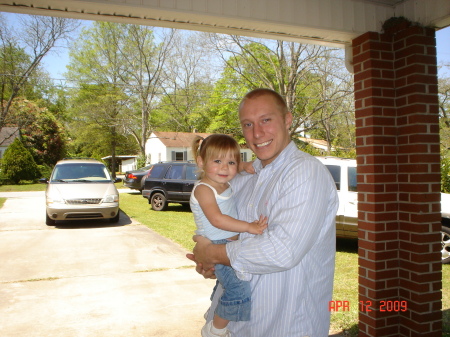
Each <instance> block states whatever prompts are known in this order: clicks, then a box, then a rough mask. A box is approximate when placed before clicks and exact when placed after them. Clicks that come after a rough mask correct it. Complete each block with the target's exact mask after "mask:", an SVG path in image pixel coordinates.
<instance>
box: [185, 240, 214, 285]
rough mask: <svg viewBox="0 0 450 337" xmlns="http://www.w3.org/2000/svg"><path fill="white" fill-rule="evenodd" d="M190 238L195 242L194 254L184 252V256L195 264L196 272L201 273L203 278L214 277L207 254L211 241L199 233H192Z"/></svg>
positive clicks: (212, 267) (212, 266) (212, 265)
mask: <svg viewBox="0 0 450 337" xmlns="http://www.w3.org/2000/svg"><path fill="white" fill-rule="evenodd" d="M192 239H193V240H194V242H196V243H197V244H196V245H195V247H194V254H186V257H187V258H188V259H189V260H192V261H194V262H195V263H196V264H197V266H196V267H195V270H196V271H197V273H199V274H201V275H203V277H204V278H212V279H215V278H216V275H214V264H212V263H211V262H210V259H209V257H208V255H207V254H208V253H207V251H208V247H209V246H210V245H212V244H213V243H212V242H211V241H210V240H208V239H207V238H205V237H203V236H201V235H194V236H193V238H192Z"/></svg>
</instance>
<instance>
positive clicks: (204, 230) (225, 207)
mask: <svg viewBox="0 0 450 337" xmlns="http://www.w3.org/2000/svg"><path fill="white" fill-rule="evenodd" d="M198 185H205V186H208V187H209V188H210V189H211V190H212V191H213V192H214V195H215V196H216V201H217V204H218V205H219V208H220V211H221V212H222V214H225V215H229V216H231V217H232V218H235V219H237V208H236V204H235V201H234V198H233V190H232V189H231V186H229V187H228V188H227V189H226V190H225V191H223V193H222V194H218V193H217V191H216V189H215V188H214V187H212V186H211V185H209V184H206V183H203V182H200V181H199V182H197V183H195V185H194V188H193V189H192V193H191V199H190V205H191V210H192V213H193V214H194V220H195V224H196V225H197V230H196V231H195V233H196V234H197V235H201V236H205V237H207V238H208V239H210V240H222V239H228V238H231V237H232V236H235V235H236V234H239V233H235V232H229V231H225V230H223V229H219V228H217V227H214V226H213V225H212V224H211V223H210V222H209V221H208V219H207V218H206V216H205V214H204V213H203V211H202V208H201V207H200V204H199V203H198V201H197V199H196V198H195V196H194V191H195V189H196V187H197V186H198Z"/></svg>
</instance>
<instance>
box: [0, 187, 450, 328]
mask: <svg viewBox="0 0 450 337" xmlns="http://www.w3.org/2000/svg"><path fill="white" fill-rule="evenodd" d="M116 186H117V188H122V187H123V185H122V183H117V184H116ZM18 187H19V188H20V190H21V191H26V190H28V191H29V190H34V191H39V190H44V189H45V184H30V185H19V186H18ZM27 187H29V189H27ZM17 190H19V189H17V186H0V192H6V191H17ZM1 203H2V200H0V206H1ZM120 208H121V210H122V211H123V212H124V213H126V214H127V215H128V216H129V217H131V218H133V219H135V220H136V221H138V222H140V223H141V224H143V225H145V226H147V227H149V228H151V229H152V230H154V231H155V232H158V233H160V234H161V235H163V236H165V237H167V238H169V239H171V240H173V241H174V242H176V243H178V244H180V245H181V246H182V247H184V248H186V249H187V250H189V251H191V250H192V248H193V246H194V243H193V241H192V235H193V234H194V230H195V225H194V219H193V216H192V213H191V212H190V211H189V209H188V208H186V207H183V206H181V205H178V204H169V208H168V210H167V211H164V212H156V211H153V210H152V209H151V206H150V205H149V204H148V202H147V199H144V198H143V197H142V196H141V195H140V194H138V193H136V194H132V193H122V194H121V195H120ZM442 289H443V291H442V308H443V326H444V328H443V334H442V336H444V337H450V291H448V289H450V265H443V266H442ZM333 300H334V301H348V306H349V310H348V311H339V312H333V313H332V315H331V327H330V328H331V330H332V331H335V332H340V331H345V332H346V334H345V336H357V335H358V312H359V302H358V251H357V243H356V241H353V240H338V241H337V253H336V272H335V279H334V292H333Z"/></svg>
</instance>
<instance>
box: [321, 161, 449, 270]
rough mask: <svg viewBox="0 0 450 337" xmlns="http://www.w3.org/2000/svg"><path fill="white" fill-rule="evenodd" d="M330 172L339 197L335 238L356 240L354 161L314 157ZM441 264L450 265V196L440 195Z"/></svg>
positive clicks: (356, 215)
mask: <svg viewBox="0 0 450 337" xmlns="http://www.w3.org/2000/svg"><path fill="white" fill-rule="evenodd" d="M316 158H317V159H319V160H320V161H321V162H322V163H323V164H324V165H325V166H326V167H327V168H328V170H329V171H330V173H331V175H332V176H333V179H334V181H335V183H336V188H337V190H338V195H339V209H338V212H337V215H336V236H337V237H340V238H351V239H357V238H358V192H357V181H356V160H355V159H344V158H337V157H316ZM441 219H442V220H441V223H442V228H441V244H442V250H441V253H442V263H450V194H445V193H441Z"/></svg>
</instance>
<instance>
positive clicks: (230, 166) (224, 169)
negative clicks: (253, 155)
mask: <svg viewBox="0 0 450 337" xmlns="http://www.w3.org/2000/svg"><path fill="white" fill-rule="evenodd" d="M197 162H198V165H199V167H200V168H201V169H203V171H204V172H205V174H204V177H203V179H205V180H207V181H209V182H210V183H211V185H213V186H214V185H216V184H217V185H216V186H219V185H224V184H227V183H228V182H229V181H230V180H231V179H233V178H234V177H235V176H236V174H237V172H238V163H237V161H236V158H235V157H234V156H233V155H232V154H231V152H227V153H226V154H225V155H220V156H213V157H211V158H209V159H208V160H206V161H203V160H202V158H201V157H198V158H197Z"/></svg>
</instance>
